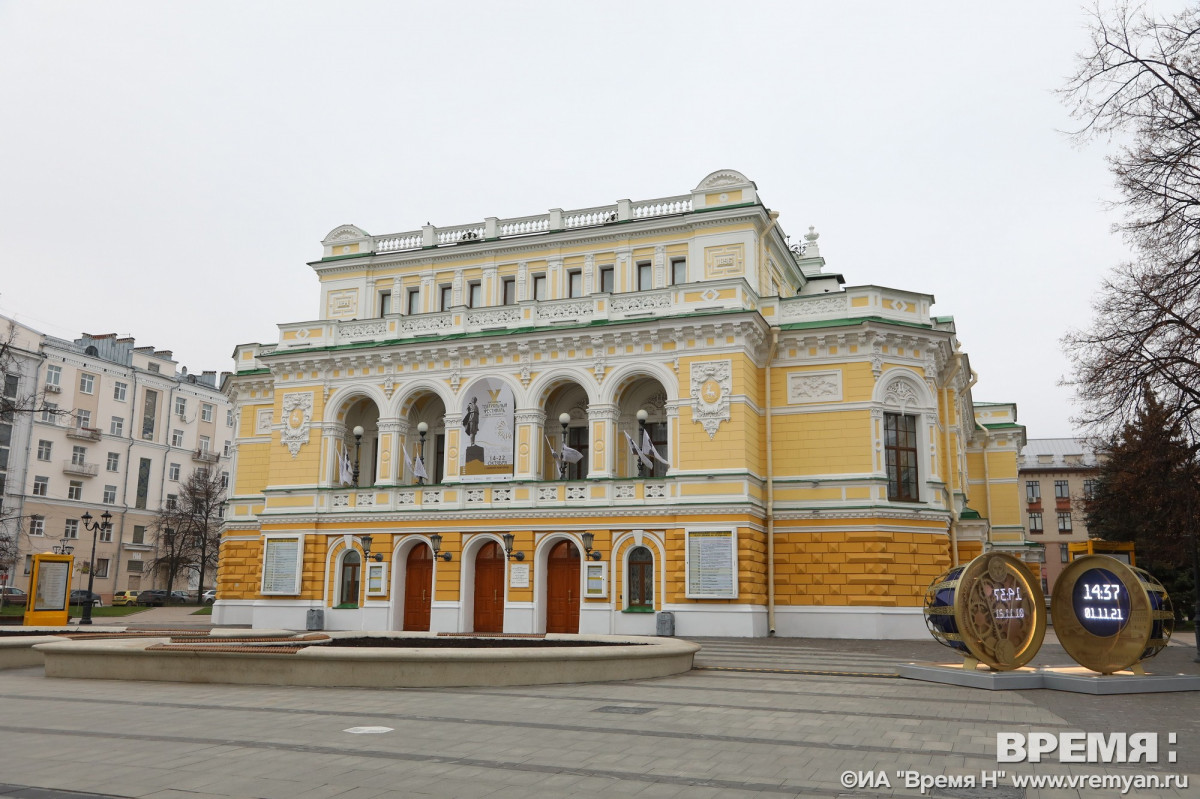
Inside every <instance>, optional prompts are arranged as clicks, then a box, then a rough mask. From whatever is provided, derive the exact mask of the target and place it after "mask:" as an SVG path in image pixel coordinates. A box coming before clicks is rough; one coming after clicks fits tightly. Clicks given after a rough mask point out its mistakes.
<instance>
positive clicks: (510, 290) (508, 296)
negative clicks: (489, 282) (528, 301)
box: [500, 277, 517, 305]
mask: <svg viewBox="0 0 1200 799" xmlns="http://www.w3.org/2000/svg"><path fill="white" fill-rule="evenodd" d="M500 301H501V302H502V303H503V304H505V305H516V304H517V279H516V278H515V277H506V278H504V279H503V280H501V281H500Z"/></svg>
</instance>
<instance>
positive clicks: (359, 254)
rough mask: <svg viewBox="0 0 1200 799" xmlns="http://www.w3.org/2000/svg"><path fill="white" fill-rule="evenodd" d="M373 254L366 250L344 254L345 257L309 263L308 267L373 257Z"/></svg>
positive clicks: (337, 256)
mask: <svg viewBox="0 0 1200 799" xmlns="http://www.w3.org/2000/svg"><path fill="white" fill-rule="evenodd" d="M374 254H375V251H374V250H368V251H367V252H350V253H346V254H345V255H330V256H327V257H325V258H322V259H321V260H319V261H309V262H308V266H316V265H317V264H325V263H329V262H330V261H346V260H349V259H351V258H366V257H368V256H371V255H374Z"/></svg>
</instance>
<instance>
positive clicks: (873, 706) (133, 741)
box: [0, 639, 1200, 799]
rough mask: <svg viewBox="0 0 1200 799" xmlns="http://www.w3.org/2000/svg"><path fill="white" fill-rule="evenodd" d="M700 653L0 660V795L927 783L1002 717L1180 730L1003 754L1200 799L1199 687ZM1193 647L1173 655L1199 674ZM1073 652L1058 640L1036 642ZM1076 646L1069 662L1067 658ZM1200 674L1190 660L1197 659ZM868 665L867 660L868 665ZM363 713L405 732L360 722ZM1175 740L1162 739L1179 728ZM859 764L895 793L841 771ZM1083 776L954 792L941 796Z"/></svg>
mask: <svg viewBox="0 0 1200 799" xmlns="http://www.w3.org/2000/svg"><path fill="white" fill-rule="evenodd" d="M699 641H700V643H701V644H702V645H703V646H704V649H703V650H702V651H701V653H700V654H699V656H698V657H697V661H696V665H697V667H698V668H697V669H695V670H693V671H692V672H689V673H687V674H683V675H678V676H675V677H667V678H660V679H654V680H638V681H630V682H613V683H601V684H587V685H551V686H534V687H511V688H452V689H398V690H370V689H355V688H340V687H337V686H329V687H323V688H278V687H271V686H224V685H206V684H202V683H196V684H180V683H149V682H116V681H99V680H96V681H92V680H68V679H47V678H45V677H44V676H43V674H42V671H41V669H23V670H14V671H7V672H3V673H2V674H0V796H22V797H31V799H50V797H64V799H96V797H103V796H112V797H147V798H151V799H185V798H186V799H203V798H204V797H262V798H263V799H324V798H326V797H338V799H358V798H360V797H361V798H362V799H371V797H383V796H388V797H393V796H402V797H410V796H411V797H495V798H496V799H503V798H504V797H515V798H517V799H529V798H530V797H560V796H578V797H625V796H629V797H634V796H636V797H642V798H643V799H651V798H653V797H687V798H688V799H691V798H692V797H721V798H722V799H725V798H726V797H749V796H758V797H771V796H795V797H835V798H836V797H846V799H862V798H864V797H883V796H902V797H910V796H911V797H917V796H921V795H922V794H921V793H920V792H919V791H918V790H916V789H909V788H905V787H903V785H902V784H899V783H898V782H897V781H896V779H895V776H894V775H895V773H896V772H897V771H916V772H919V773H922V774H928V775H943V774H980V773H982V772H990V771H992V770H996V769H998V768H1001V766H998V765H997V763H996V756H995V736H996V733H997V732H1000V731H1022V732H1028V731H1031V730H1032V731H1044V732H1051V733H1057V732H1060V731H1069V730H1086V731H1127V732H1134V731H1142V730H1149V731H1161V732H1163V733H1166V732H1174V733H1176V735H1177V736H1178V741H1179V744H1178V745H1177V746H1176V747H1175V749H1176V751H1177V753H1178V757H1179V760H1178V762H1177V763H1174V764H1167V763H1165V762H1164V763H1160V764H1158V765H1157V766H1145V765H1142V764H1138V765H1136V766H1133V765H1130V766H1117V765H1114V766H1065V765H1060V764H1058V763H1055V762H1051V763H1042V764H1021V765H1020V766H1016V767H1014V766H1011V765H1009V764H1004V766H1003V767H1005V768H1007V769H1008V770H1009V772H1010V773H1021V774H1059V773H1061V774H1067V773H1082V774H1101V773H1114V774H1135V773H1159V774H1167V773H1171V774H1188V775H1189V776H1190V777H1191V786H1192V787H1191V789H1190V790H1183V791H1181V790H1171V791H1160V792H1134V793H1132V794H1130V795H1131V796H1137V797H1140V798H1141V799H1149V798H1150V797H1156V796H1163V797H1197V796H1200V726H1198V721H1197V717H1198V716H1200V712H1198V711H1200V698H1198V697H1195V696H1192V695H1180V694H1157V695H1142V696H1140V697H1127V696H1119V697H1091V696H1079V695H1074V694H1060V693H1056V692H1050V691H1028V692H986V691H978V690H974V689H968V688H958V687H953V686H944V685H935V684H930V683H921V682H915V681H910V680H904V679H900V678H898V677H895V676H893V675H894V674H895V669H896V666H897V664H898V663H900V662H906V661H908V660H930V659H945V657H946V650H944V649H943V648H942V647H940V646H938V645H937V644H935V643H933V642H862V641H853V642H843V641H812V640H795V639H768V640H765V641H763V640H754V641H747V640H738V639H699ZM1193 655H1194V651H1191V650H1188V649H1187V648H1186V647H1172V648H1171V649H1169V650H1168V651H1167V652H1164V653H1163V656H1160V657H1165V658H1166V659H1165V660H1163V664H1164V665H1166V666H1170V667H1172V668H1174V670H1177V671H1183V672H1185V673H1200V665H1197V664H1195V663H1193V662H1192V657H1193ZM1043 657H1044V659H1046V660H1047V661H1048V662H1052V663H1057V662H1059V661H1058V660H1055V659H1056V658H1057V659H1060V660H1061V659H1063V658H1065V655H1063V654H1062V652H1061V649H1058V650H1057V651H1056V648H1055V646H1054V645H1053V644H1049V645H1048V646H1047V647H1046V648H1045V649H1044V650H1043V654H1042V655H1039V658H1040V659H1041V658H1043ZM1063 662H1065V661H1063ZM1189 669H1190V670H1189ZM868 675H870V676H868ZM355 727H390V728H392V731H391V732H386V733H380V734H353V733H349V732H346V730H348V729H351V728H355ZM1164 740H1165V737H1164ZM845 771H855V772H864V773H865V772H870V773H873V774H874V773H878V772H880V771H882V772H884V773H885V774H887V775H888V776H889V778H891V781H892V787H891V788H881V787H875V788H866V787H849V788H848V787H846V786H844V785H843V784H842V783H841V782H840V776H841V774H842V773H843V772H845ZM1110 795H1115V794H1113V793H1112V792H1109V793H1094V792H1093V793H1088V792H1086V791H1077V790H1072V791H1048V790H1043V791H1036V790H1029V791H1021V790H1018V789H1014V788H1012V787H1011V786H1008V785H1007V784H1006V782H1005V781H1002V783H1001V785H999V786H997V787H996V788H987V789H976V790H973V791H972V790H964V789H954V788H949V789H942V790H934V791H930V792H926V793H925V794H924V796H932V797H939V799H952V798H956V799H968V797H979V798H980V799H1021V797H1028V799H1059V797H1068V796H1069V797H1073V798H1075V799H1079V797H1089V796H1110Z"/></svg>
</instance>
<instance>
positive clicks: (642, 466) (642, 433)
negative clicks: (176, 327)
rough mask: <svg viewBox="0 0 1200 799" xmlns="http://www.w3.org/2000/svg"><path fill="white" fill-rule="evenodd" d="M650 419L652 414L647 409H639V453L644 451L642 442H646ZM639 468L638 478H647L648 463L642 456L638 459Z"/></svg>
mask: <svg viewBox="0 0 1200 799" xmlns="http://www.w3.org/2000/svg"><path fill="white" fill-rule="evenodd" d="M649 418H650V414H649V413H647V412H646V409H645V408H639V409H638V412H637V420H638V440H637V447H638V452H641V450H642V442H643V441H645V440H646V420H647V419H649ZM637 467H638V477H645V476H646V461H645V460H644V459H643V457H642V456H641V455H639V456H638V459H637Z"/></svg>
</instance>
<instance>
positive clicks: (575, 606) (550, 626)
mask: <svg viewBox="0 0 1200 799" xmlns="http://www.w3.org/2000/svg"><path fill="white" fill-rule="evenodd" d="M546 632H548V633H577V632H579V548H578V547H576V546H575V544H574V543H573V542H571V541H559V542H558V543H557V544H555V545H554V546H553V547H551V548H550V554H549V555H548V556H547V558H546Z"/></svg>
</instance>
